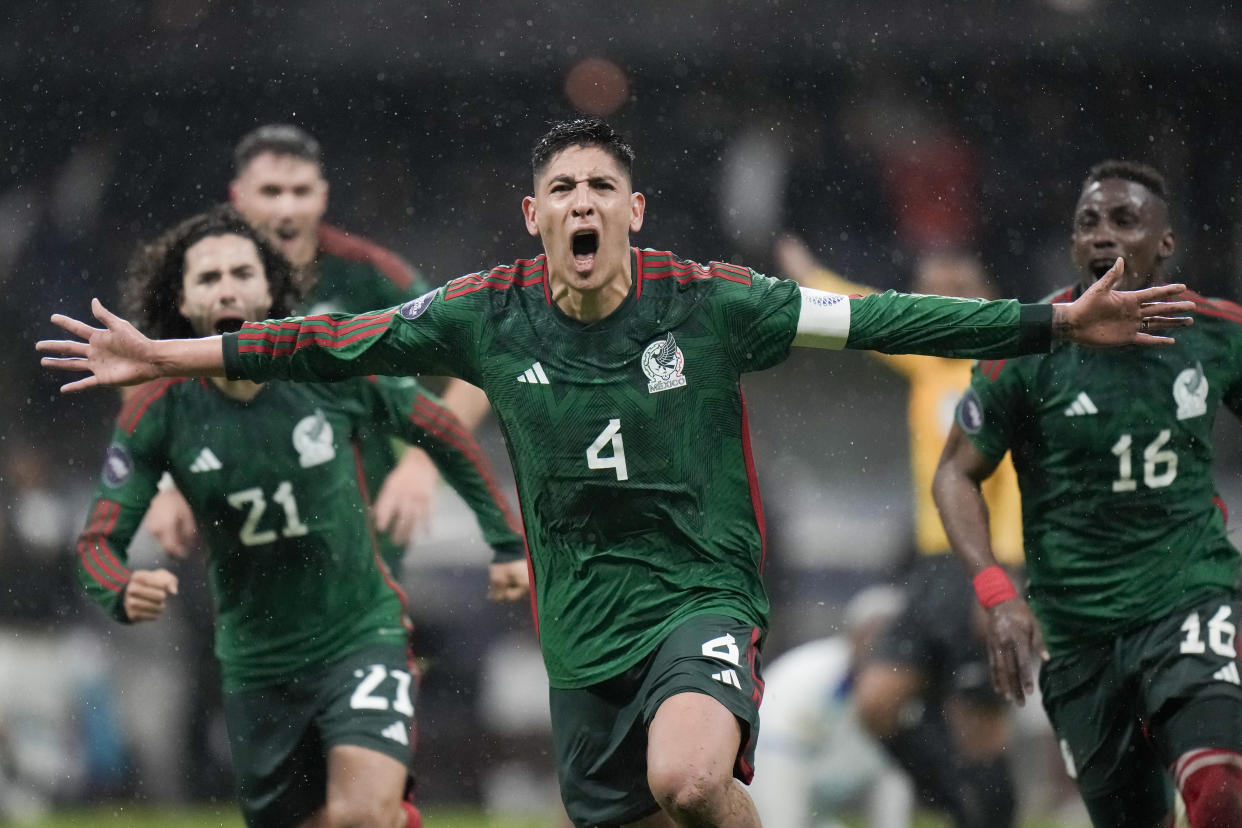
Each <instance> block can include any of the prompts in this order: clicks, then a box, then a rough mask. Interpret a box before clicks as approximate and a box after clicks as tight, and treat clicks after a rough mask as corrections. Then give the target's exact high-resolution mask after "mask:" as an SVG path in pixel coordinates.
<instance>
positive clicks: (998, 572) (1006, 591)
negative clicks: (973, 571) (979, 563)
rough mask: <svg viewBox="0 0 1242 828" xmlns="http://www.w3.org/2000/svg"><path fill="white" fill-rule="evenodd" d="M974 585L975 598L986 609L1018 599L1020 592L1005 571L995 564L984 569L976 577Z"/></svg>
mask: <svg viewBox="0 0 1242 828" xmlns="http://www.w3.org/2000/svg"><path fill="white" fill-rule="evenodd" d="M974 584H975V597H976V598H978V599H979V603H980V604H982V605H983V608H984V609H988V608H990V607H994V606H996V605H997V604H999V603H1001V602H1003V601H1012V600H1013V599H1014V598H1017V597H1018V591H1017V590H1016V589H1014V588H1013V582H1012V581H1010V580H1009V576H1008V575H1006V574H1005V570H1003V569H1001V568H1000V567H999V566H996V565H995V564H993V565H992V566H988V567H984V569H983V571H981V572H980V573H979V574H978V575H976V576H975V579H974Z"/></svg>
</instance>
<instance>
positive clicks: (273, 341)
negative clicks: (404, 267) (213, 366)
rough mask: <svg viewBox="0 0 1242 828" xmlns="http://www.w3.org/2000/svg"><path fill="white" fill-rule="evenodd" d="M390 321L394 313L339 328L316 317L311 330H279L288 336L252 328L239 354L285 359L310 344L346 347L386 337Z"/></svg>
mask: <svg viewBox="0 0 1242 828" xmlns="http://www.w3.org/2000/svg"><path fill="white" fill-rule="evenodd" d="M391 319H392V314H384V315H378V316H376V317H374V318H371V319H369V320H366V321H355V322H354V323H353V324H339V325H338V324H337V323H334V322H333V321H332V320H329V319H322V320H320V319H318V318H316V322H315V323H314V325H312V326H310V327H307V326H305V325H301V326H300V325H298V324H297V323H293V324H291V325H290V326H288V327H286V326H284V325H282V326H280V327H279V328H277V329H276V330H277V331H284V330H287V331H289V333H276V332H274V331H272V330H271V329H270V328H267V329H265V328H261V327H260V328H251V329H249V330H244V331H243V333H242V334H240V335H239V336H238V345H237V351H238V353H243V354H254V353H271V354H272V356H286V355H288V354H291V353H294V352H296V351H297V350H298V349H299V348H302V347H304V346H306V345H311V344H314V345H318V346H321V347H324V348H343V347H345V346H347V345H352V344H353V343H355V342H358V341H359V340H363V339H367V338H369V337H373V336H378V335H381V334H383V333H384V331H386V330H388V324H389V322H390V321H391ZM350 334H352V335H350Z"/></svg>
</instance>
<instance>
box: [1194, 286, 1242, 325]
mask: <svg viewBox="0 0 1242 828" xmlns="http://www.w3.org/2000/svg"><path fill="white" fill-rule="evenodd" d="M1185 295H1186V298H1187V299H1189V300H1190V301H1192V302H1194V303H1195V312H1196V313H1202V314H1206V315H1207V316H1214V317H1216V318H1217V319H1227V320H1229V321H1230V322H1239V323H1242V307H1239V306H1238V305H1236V304H1234V303H1233V302H1230V301H1228V300H1227V299H1209V298H1208V297H1206V296H1200V295H1199V294H1198V293H1195V292H1194V291H1193V290H1188V291H1186V294H1185Z"/></svg>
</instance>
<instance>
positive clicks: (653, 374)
mask: <svg viewBox="0 0 1242 828" xmlns="http://www.w3.org/2000/svg"><path fill="white" fill-rule="evenodd" d="M641 364H642V367H643V373H644V374H646V375H647V379H648V380H649V382H648V383H647V393H649V394H654V393H656V392H657V391H667V390H669V389H670V388H681V387H682V386H683V385H685V384H686V378H685V376H684V375H683V374H682V373H681V372H682V369H683V368H685V366H686V357H685V355H683V354H682V352H681V348H678V347H677V341H676V340H675V339H673V335H672V333H670V334H669V335H668V336H667V337H666V338H665V339H657V340H656V341H655V342H652V343H651V344H650V345H648V346H647V347H646V348H645V349H644V350H643V356H642V361H641Z"/></svg>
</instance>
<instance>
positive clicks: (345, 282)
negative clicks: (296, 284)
mask: <svg viewBox="0 0 1242 828" xmlns="http://www.w3.org/2000/svg"><path fill="white" fill-rule="evenodd" d="M314 268H315V281H314V283H313V284H312V285H311V289H310V291H309V292H308V294H307V295H306V296H305V297H304V298H303V300H302V302H301V304H300V305H299V306H298V307H297V308H294V312H295V313H303V314H317V313H359V312H361V311H366V310H371V309H372V308H387V307H391V306H393V305H399V304H401V303H402V302H406V301H408V300H410V299H412V298H414V297H415V296H419V295H421V294H423V293H425V292H426V291H427V290H428V289H429V285H428V284H427V281H426V279H424V278H423V276H422V274H421V273H419V272H418V271H416V270H415V269H414V268H412V267H411V266H410V265H409V264H407V263H406V262H405V261H404V260H403V259H402V258H401V257H400V256H398V255H397V254H396V253H393V252H392V251H391V250H388V249H387V248H384V247H381V246H379V245H378V244H376V243H375V242H373V241H371V240H370V239H366V238H364V237H362V236H357V235H354V234H352V233H346V232H345V231H343V230H339V229H337V228H336V227H332V226H331V225H327V224H321V225H320V226H319V248H318V250H317V251H316V253H315V264H314ZM358 443H359V446H360V447H361V451H362V467H363V469H364V471H365V473H366V474H365V476H366V481H367V488H368V489H369V490H370V492H371V495H372V497H375V496H377V495H378V494H379V490H380V486H382V485H383V483H384V479H385V478H386V477H387V476H388V473H389V472H390V471H392V468H393V466H394V465H396V462H397V454H398V452H399V448H398V447H396V446H394V445H393V443H392V441H391V440H389V439H388V438H387V437H385V436H384V435H375V434H368V433H367V432H365V431H364V432H363V433H362V434H361V435H360V436H359V441H358ZM379 544H380V551H381V552H382V553H383V556H384V562H385V563H386V564H388V568H389V569H390V570H392V572H393V574H394V575H395V576H396V578H397V579H398V580H400V579H401V573H402V560H403V558H404V557H405V547H404V546H402V545H401V544H398V543H395V542H394V541H393V540H392V538H390V537H388V535H387V534H381V535H380V537H379Z"/></svg>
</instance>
